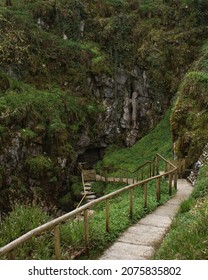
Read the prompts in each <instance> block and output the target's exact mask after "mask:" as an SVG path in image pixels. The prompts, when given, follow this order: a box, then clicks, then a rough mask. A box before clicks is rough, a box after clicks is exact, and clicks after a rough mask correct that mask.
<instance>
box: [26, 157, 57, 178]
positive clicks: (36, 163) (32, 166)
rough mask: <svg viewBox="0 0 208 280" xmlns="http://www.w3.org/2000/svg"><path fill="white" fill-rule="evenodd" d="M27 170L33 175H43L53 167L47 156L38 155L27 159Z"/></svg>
mask: <svg viewBox="0 0 208 280" xmlns="http://www.w3.org/2000/svg"><path fill="white" fill-rule="evenodd" d="M27 165H28V167H29V171H30V172H31V174H33V175H41V174H42V175H44V174H47V172H48V171H51V170H52V169H53V163H52V161H51V159H50V158H49V157H46V156H43V155H40V156H36V157H31V158H29V159H27Z"/></svg>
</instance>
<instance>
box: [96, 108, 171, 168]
mask: <svg viewBox="0 0 208 280" xmlns="http://www.w3.org/2000/svg"><path fill="white" fill-rule="evenodd" d="M169 117H170V111H168V112H167V114H166V116H165V117H164V119H162V120H161V121H160V123H159V124H158V125H157V126H156V127H155V129H153V130H152V131H150V133H148V134H147V135H146V136H144V137H143V138H142V139H141V140H139V141H138V142H137V143H136V144H135V145H133V146H132V147H130V148H119V147H117V146H112V147H109V148H108V149H107V152H106V154H105V156H104V159H103V161H102V162H100V163H99V164H98V169H99V165H101V166H111V167H115V168H121V167H122V168H125V169H129V170H132V171H133V170H135V169H136V167H137V166H139V165H141V164H143V163H144V162H145V161H147V160H152V159H153V157H154V156H155V154H156V153H160V154H161V155H163V156H164V157H166V158H172V139H171V134H170V124H169Z"/></svg>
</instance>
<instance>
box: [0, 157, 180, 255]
mask: <svg viewBox="0 0 208 280" xmlns="http://www.w3.org/2000/svg"><path fill="white" fill-rule="evenodd" d="M159 161H163V162H164V163H165V170H164V172H163V173H162V174H158V166H159V165H158V163H159ZM152 172H153V173H154V174H156V175H154V176H151V177H150V178H147V179H144V180H141V181H139V182H137V183H134V184H130V185H128V186H125V187H124V188H122V189H119V190H116V191H114V192H112V193H110V194H107V195H105V196H102V197H100V198H97V199H95V200H93V201H91V202H89V203H87V204H85V205H83V206H81V207H79V208H78V209H75V210H73V211H71V212H69V213H67V214H65V215H63V216H60V217H58V218H56V219H54V220H52V221H50V222H47V223H45V224H43V225H41V226H39V227H37V228H35V229H33V230H31V231H29V232H27V233H25V234H24V235H22V236H20V237H19V238H17V239H16V240H14V241H12V242H10V243H9V244H7V245H5V246H4V247H1V248H0V256H3V255H5V254H7V255H8V258H9V259H15V249H16V248H17V247H18V246H20V245H22V244H23V243H25V242H26V241H28V240H30V239H32V238H34V237H36V236H38V235H40V234H42V233H44V232H46V231H49V230H54V249H55V257H56V259H60V258H61V249H60V225H61V224H62V223H63V222H66V221H68V220H69V219H73V218H75V217H76V215H79V214H81V213H84V219H83V222H84V232H83V235H84V241H85V249H86V251H88V249H89V223H88V220H89V209H91V208H92V207H93V206H95V205H97V204H99V203H101V202H103V201H105V212H106V215H105V228H106V232H110V217H109V208H110V203H109V200H110V199H111V198H113V197H115V196H117V195H120V194H122V193H124V192H126V191H129V194H130V195H129V214H130V215H129V216H130V218H132V216H133V196H132V190H133V189H134V188H136V187H141V186H143V187H144V207H147V194H148V191H147V190H148V183H149V182H150V181H153V180H156V197H157V201H160V183H161V178H162V177H164V176H165V177H166V178H168V182H169V183H168V186H169V194H170V195H171V194H172V187H173V185H174V187H175V189H177V167H175V166H174V165H173V164H172V163H171V162H170V161H168V160H166V159H165V158H163V157H162V156H161V155H159V154H157V155H156V157H155V159H154V170H152ZM153 173H152V174H153ZM173 181H174V184H173ZM112 215H113V213H112Z"/></svg>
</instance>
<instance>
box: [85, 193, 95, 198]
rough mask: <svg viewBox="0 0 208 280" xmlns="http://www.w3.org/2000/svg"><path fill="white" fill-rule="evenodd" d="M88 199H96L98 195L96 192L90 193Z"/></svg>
mask: <svg viewBox="0 0 208 280" xmlns="http://www.w3.org/2000/svg"><path fill="white" fill-rule="evenodd" d="M86 198H87V199H95V198H96V195H95V194H90V195H87V196H86Z"/></svg>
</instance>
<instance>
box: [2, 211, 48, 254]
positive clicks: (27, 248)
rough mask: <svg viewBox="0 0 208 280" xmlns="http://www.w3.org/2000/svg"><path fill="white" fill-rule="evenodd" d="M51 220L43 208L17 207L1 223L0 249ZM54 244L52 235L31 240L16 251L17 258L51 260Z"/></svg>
mask: <svg viewBox="0 0 208 280" xmlns="http://www.w3.org/2000/svg"><path fill="white" fill-rule="evenodd" d="M49 220H50V217H49V216H48V215H47V214H46V212H44V211H43V210H42V209H41V208H38V207H29V206H27V207H26V206H16V207H15V208H14V209H13V211H12V212H11V213H10V214H9V215H8V216H7V217H6V218H5V219H4V220H3V221H2V222H1V227H0V247H2V246H4V245H6V244H7V243H9V242H11V241H13V240H14V239H16V238H18V237H19V236H21V235H23V234H24V233H26V232H28V231H30V230H32V229H34V228H36V227H38V226H39V225H41V224H43V223H46V222H47V221H49ZM52 242H53V241H52V238H51V236H50V233H46V234H44V235H42V236H40V237H38V238H34V239H31V240H30V241H27V242H26V243H25V244H24V245H23V246H20V247H18V248H17V249H16V250H15V253H16V257H17V259H25V258H27V259H49V258H51V249H52V248H51V246H53V243H52Z"/></svg>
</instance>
